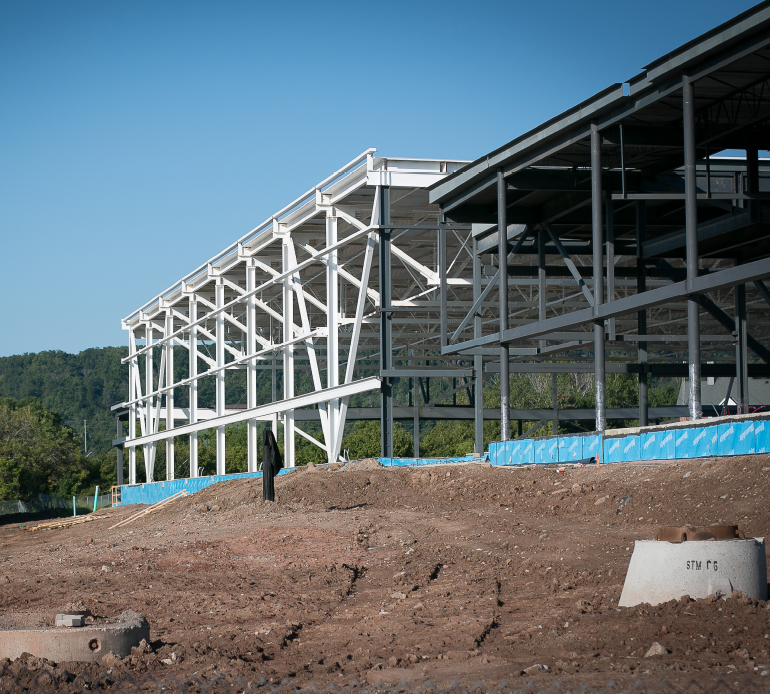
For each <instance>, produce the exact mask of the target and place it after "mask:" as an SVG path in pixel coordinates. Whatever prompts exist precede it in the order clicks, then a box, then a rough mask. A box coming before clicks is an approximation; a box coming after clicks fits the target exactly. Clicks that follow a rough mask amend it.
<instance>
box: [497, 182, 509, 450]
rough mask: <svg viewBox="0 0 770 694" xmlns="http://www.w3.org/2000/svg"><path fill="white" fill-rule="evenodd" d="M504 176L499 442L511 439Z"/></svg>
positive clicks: (500, 198) (501, 188) (501, 185)
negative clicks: (505, 338)
mask: <svg viewBox="0 0 770 694" xmlns="http://www.w3.org/2000/svg"><path fill="white" fill-rule="evenodd" d="M505 188H506V183H505V176H503V171H502V169H500V170H498V172H497V236H498V240H497V254H498V258H499V265H500V294H499V296H500V301H499V303H500V440H501V441H508V440H509V439H510V438H511V411H510V402H509V400H510V387H511V382H510V376H509V373H508V364H509V362H510V358H511V353H510V349H509V347H508V343H506V342H503V334H504V333H505V331H506V330H508V219H507V212H508V210H507V195H506V190H505Z"/></svg>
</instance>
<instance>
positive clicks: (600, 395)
mask: <svg viewBox="0 0 770 694" xmlns="http://www.w3.org/2000/svg"><path fill="white" fill-rule="evenodd" d="M601 143H602V139H601V135H600V134H599V128H598V127H597V125H596V123H591V227H592V229H591V231H592V236H591V238H592V245H593V265H594V310H596V309H597V308H598V307H599V306H600V305H601V304H602V303H603V301H604V258H603V255H604V254H603V252H602V249H603V238H602V237H603V233H602V231H603V230H602V144H601ZM594 389H595V391H594V392H595V397H596V431H604V430H605V429H606V427H607V411H606V400H605V393H606V389H605V382H604V322H603V321H594Z"/></svg>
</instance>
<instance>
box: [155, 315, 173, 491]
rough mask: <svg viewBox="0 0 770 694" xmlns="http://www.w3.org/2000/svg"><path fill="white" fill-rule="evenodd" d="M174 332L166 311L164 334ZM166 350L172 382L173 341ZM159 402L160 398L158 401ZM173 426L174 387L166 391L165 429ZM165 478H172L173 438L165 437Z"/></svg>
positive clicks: (167, 364) (167, 345)
mask: <svg viewBox="0 0 770 694" xmlns="http://www.w3.org/2000/svg"><path fill="white" fill-rule="evenodd" d="M172 332H174V315H173V312H172V311H171V310H168V311H167V313H166V335H170V334H171V333H172ZM164 349H165V350H166V383H167V384H169V383H173V382H174V342H173V340H172V341H171V342H167V343H166V346H165V347H164ZM158 404H160V398H159V402H158ZM173 428H174V389H173V388H169V389H168V390H167V391H166V431H171V430H172V429H173ZM166 479H167V480H173V479H174V439H173V437H172V438H168V439H166Z"/></svg>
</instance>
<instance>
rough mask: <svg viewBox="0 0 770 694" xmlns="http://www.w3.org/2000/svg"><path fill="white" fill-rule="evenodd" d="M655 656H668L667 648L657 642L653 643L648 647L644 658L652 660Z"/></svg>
mask: <svg viewBox="0 0 770 694" xmlns="http://www.w3.org/2000/svg"><path fill="white" fill-rule="evenodd" d="M656 655H668V648H666V647H665V646H662V645H661V644H659V643H658V642H657V641H654V642H653V644H652V646H650V650H649V651H647V652H646V653H645V654H644V657H645V658H652V657H653V656H656Z"/></svg>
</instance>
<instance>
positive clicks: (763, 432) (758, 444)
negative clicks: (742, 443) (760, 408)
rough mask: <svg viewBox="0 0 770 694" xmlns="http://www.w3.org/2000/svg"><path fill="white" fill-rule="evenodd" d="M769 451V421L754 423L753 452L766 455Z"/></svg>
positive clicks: (763, 420)
mask: <svg viewBox="0 0 770 694" xmlns="http://www.w3.org/2000/svg"><path fill="white" fill-rule="evenodd" d="M768 451H770V421H769V420H767V419H762V420H760V421H758V422H754V452H755V453H767V452H768Z"/></svg>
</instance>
